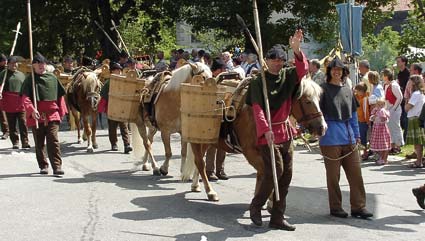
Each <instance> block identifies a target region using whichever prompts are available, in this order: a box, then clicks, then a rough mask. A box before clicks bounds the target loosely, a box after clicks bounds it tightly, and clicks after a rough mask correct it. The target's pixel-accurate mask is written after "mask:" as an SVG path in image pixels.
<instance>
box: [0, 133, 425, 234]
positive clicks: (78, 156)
mask: <svg viewBox="0 0 425 241" xmlns="http://www.w3.org/2000/svg"><path fill="white" fill-rule="evenodd" d="M30 140H31V144H32V146H33V139H32V136H31V137H30ZM60 141H61V143H62V151H63V162H64V171H65V175H64V176H63V177H62V178H60V177H55V176H52V175H47V176H41V175H39V174H38V171H39V170H38V167H37V164H36V160H35V153H34V148H32V149H31V150H29V151H22V150H18V151H13V150H12V149H11V146H12V145H11V143H10V141H9V140H1V141H0V163H1V164H2V168H0V203H1V205H0V214H1V219H0V240H82V241H85V240H423V238H424V236H425V230H424V227H425V213H424V211H423V210H421V209H420V208H419V207H418V206H417V204H416V202H415V199H414V197H413V196H412V194H411V188H412V187H416V186H419V185H421V184H423V183H424V181H425V175H424V173H425V171H424V170H425V169H409V168H407V167H406V162H405V161H400V160H395V159H390V164H389V165H387V166H376V165H374V163H373V162H365V163H363V177H364V181H365V184H366V192H367V206H368V209H369V210H370V211H372V212H374V214H375V217H374V218H373V219H372V220H359V219H354V218H351V217H349V218H347V219H338V218H334V217H331V216H329V209H328V203H327V189H326V179H325V168H324V165H323V160H322V159H321V157H320V155H319V154H318V153H317V152H315V153H310V152H308V151H307V150H306V149H305V148H302V147H298V148H297V151H296V154H295V160H294V175H293V181H292V186H291V188H290V190H289V194H288V201H287V203H288V208H287V212H286V214H287V217H288V220H289V221H290V222H291V223H293V224H295V225H296V226H297V230H296V231H295V232H285V231H279V230H270V229H268V228H267V224H268V219H269V215H268V213H267V212H266V211H263V216H264V218H263V219H264V221H266V222H265V225H264V227H254V226H252V224H251V221H250V219H249V213H248V211H247V209H248V205H249V203H250V200H251V198H252V196H253V191H254V184H255V172H254V169H253V168H252V167H251V166H249V165H248V163H247V162H246V160H245V159H244V158H243V157H242V156H241V155H228V156H227V158H226V168H225V170H226V172H227V174H228V175H229V176H230V179H229V180H227V181H218V182H215V183H214V184H213V187H214V189H215V190H216V191H217V192H218V194H219V197H220V201H219V202H209V201H207V200H206V198H207V197H206V194H205V193H204V192H202V193H191V192H190V183H183V182H181V181H180V175H179V169H180V144H179V143H180V142H179V136H178V135H176V136H173V137H172V149H173V152H174V154H175V155H174V156H173V159H172V161H171V164H170V171H169V176H153V175H152V172H143V171H135V170H133V166H134V164H133V163H134V159H133V158H132V156H131V155H125V154H123V145H122V142H121V140H120V142H119V148H120V150H119V152H112V151H110V150H109V149H110V144H109V141H108V135H107V130H98V143H99V149H97V150H96V151H95V153H93V154H88V153H86V151H85V145H86V144H85V143H84V144H76V141H77V137H76V133H75V132H70V131H61V132H60ZM154 152H155V154H156V158H157V160H159V162H160V163H162V161H163V160H164V153H163V147H162V143H161V142H160V139H159V135H157V137H156V138H155V142H154ZM50 172H51V170H50ZM341 186H342V190H343V201H344V208H345V210H346V211H349V210H350V207H349V192H348V191H349V190H348V189H349V188H348V185H347V181H346V179H345V175H344V174H343V172H342V176H341Z"/></svg>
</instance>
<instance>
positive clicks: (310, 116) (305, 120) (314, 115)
mask: <svg viewBox="0 0 425 241" xmlns="http://www.w3.org/2000/svg"><path fill="white" fill-rule="evenodd" d="M301 98H302V97H301ZM301 98H300V99H301ZM299 104H300V109H301V114H302V117H301V119H300V120H298V122H299V123H300V124H301V125H303V126H304V127H306V126H307V125H304V123H305V124H307V123H308V122H310V121H312V120H314V119H316V118H319V117H322V116H323V113H322V112H321V111H318V112H315V113H311V114H306V113H305V110H304V105H303V103H302V102H301V101H300V102H299Z"/></svg>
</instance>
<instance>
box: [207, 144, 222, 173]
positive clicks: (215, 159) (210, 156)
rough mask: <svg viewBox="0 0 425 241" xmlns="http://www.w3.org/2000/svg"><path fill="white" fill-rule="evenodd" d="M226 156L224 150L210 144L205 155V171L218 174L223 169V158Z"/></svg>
mask: <svg viewBox="0 0 425 241" xmlns="http://www.w3.org/2000/svg"><path fill="white" fill-rule="evenodd" d="M225 158H226V152H225V151H223V150H221V149H219V148H216V147H214V146H210V148H208V150H207V156H206V169H207V173H213V172H214V171H215V173H217V174H219V173H221V172H222V171H224V159H225Z"/></svg>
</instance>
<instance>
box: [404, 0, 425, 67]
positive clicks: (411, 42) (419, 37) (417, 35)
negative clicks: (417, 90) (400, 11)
mask: <svg viewBox="0 0 425 241" xmlns="http://www.w3.org/2000/svg"><path fill="white" fill-rule="evenodd" d="M422 2H424V5H425V1H422ZM422 11H423V10H421V9H420V8H419V4H418V2H417V1H415V9H414V11H412V12H409V17H408V19H407V23H406V24H404V25H403V26H402V35H401V41H400V49H401V51H400V54H408V56H409V59H410V61H411V62H420V61H425V54H424V53H423V52H422V53H421V52H416V53H415V52H412V51H411V49H409V47H415V48H422V49H423V48H425V16H423V15H422Z"/></svg>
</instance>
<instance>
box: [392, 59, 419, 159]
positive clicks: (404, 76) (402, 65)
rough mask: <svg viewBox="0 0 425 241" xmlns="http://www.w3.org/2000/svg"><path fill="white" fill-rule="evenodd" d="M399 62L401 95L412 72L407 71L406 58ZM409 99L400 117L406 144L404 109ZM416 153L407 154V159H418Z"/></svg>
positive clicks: (402, 107) (405, 114)
mask: <svg viewBox="0 0 425 241" xmlns="http://www.w3.org/2000/svg"><path fill="white" fill-rule="evenodd" d="M396 61H397V67H398V69H399V72H398V75H397V81H398V84H399V85H400V89H401V93H403V95H404V92H405V89H406V85H407V81H408V80H409V76H410V72H409V70H408V69H407V63H408V60H407V58H406V56H398V57H397V58H396ZM407 101H408V99H407V100H406V99H403V102H401V117H400V125H401V128H402V129H403V139H404V142H406V135H407V113H406V110H405V109H404V106H405V102H407ZM415 155H416V153H415V152H414V153H411V154H407V155H406V158H416V156H415Z"/></svg>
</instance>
